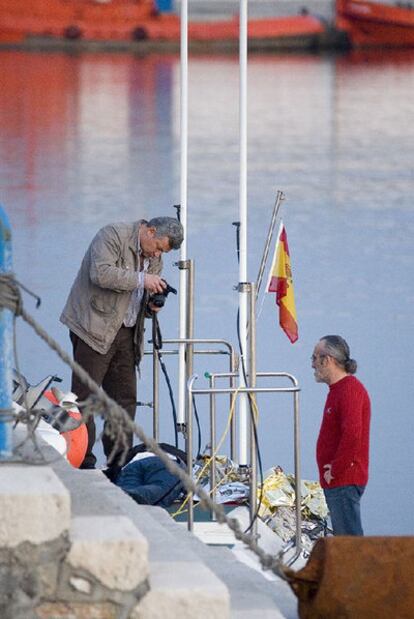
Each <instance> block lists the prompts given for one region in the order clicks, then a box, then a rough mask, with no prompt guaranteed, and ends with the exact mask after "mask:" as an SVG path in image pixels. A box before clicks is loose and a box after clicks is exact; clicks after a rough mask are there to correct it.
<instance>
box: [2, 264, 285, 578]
mask: <svg viewBox="0 0 414 619" xmlns="http://www.w3.org/2000/svg"><path fill="white" fill-rule="evenodd" d="M6 279H7V282H9V283H10V287H13V284H15V283H16V281H15V280H14V279H13V276H12V275H10V276H7V278H6ZM2 281H3V278H2ZM13 289H14V290H16V289H17V286H14V288H13ZM4 296H7V295H4ZM3 300H4V297H3V288H1V291H0V307H1V306H2V302H3ZM14 307H15V311H17V310H18V311H19V315H20V316H21V317H22V318H23V320H24V321H25V322H26V323H27V324H28V325H30V326H31V327H32V329H33V330H34V331H35V333H36V334H37V335H38V336H39V337H40V338H41V339H42V340H43V341H44V342H45V343H46V344H47V345H48V346H49V347H50V348H51V349H52V350H54V351H55V352H56V354H57V355H58V356H59V357H60V359H61V360H62V361H63V362H64V363H66V364H67V365H68V366H69V367H70V368H71V369H72V370H73V371H74V372H76V374H77V375H78V376H79V378H80V379H81V380H82V382H83V383H84V384H85V385H86V386H87V387H88V389H89V390H90V391H91V392H92V393H93V394H95V396H96V397H95V398H92V399H91V401H88V411H87V414H88V415H90V414H93V413H94V412H95V411H96V409H97V406H98V405H101V404H103V405H104V408H105V413H106V415H107V416H108V420H109V421H110V423H111V426H112V428H117V430H118V432H119V431H120V434H118V437H119V436H121V438H120V439H119V440H118V444H117V445H116V446H115V447H114V451H115V450H116V449H118V446H119V445H120V444H122V443H123V439H122V435H123V434H124V433H125V432H127V431H130V432H131V431H132V432H134V433H135V434H136V435H137V436H138V438H139V439H140V440H141V441H142V442H143V443H144V444H145V445H146V446H147V448H148V449H149V450H150V451H152V453H154V454H155V455H156V456H158V457H159V458H160V459H161V460H162V462H163V464H164V465H165V467H166V468H167V470H168V471H169V472H170V473H171V474H173V475H174V476H175V477H178V479H179V480H180V481H181V482H182V483H183V485H184V487H185V488H186V490H187V491H188V492H190V493H194V494H198V496H199V497H200V499H201V500H202V502H203V506H205V507H206V508H209V509H210V510H211V511H212V512H213V513H214V514H215V516H216V519H217V522H219V523H220V524H226V525H227V526H228V527H229V529H230V530H231V531H232V532H233V534H234V536H235V538H236V539H237V540H240V541H242V542H243V543H244V544H245V545H246V546H247V547H248V548H249V549H250V550H251V551H252V552H253V553H254V554H255V555H256V556H257V557H258V558H259V561H260V564H261V565H262V567H263V569H265V570H271V571H272V572H273V573H274V574H276V575H277V576H279V577H280V578H282V579H284V580H286V581H291V580H293V572H292V570H290V569H289V568H287V567H286V566H284V565H283V563H282V562H281V561H280V559H278V558H276V557H274V556H272V555H269V554H268V553H266V552H265V551H264V550H263V549H262V548H260V546H258V544H257V542H256V540H255V537H254V536H252V535H248V534H247V533H244V532H243V531H242V529H241V527H240V525H239V523H238V521H237V520H236V519H235V518H230V517H229V516H227V515H226V513H225V511H224V509H223V507H222V506H221V505H218V504H216V503H214V501H212V500H211V498H210V497H209V495H208V493H207V492H206V491H205V490H204V489H203V487H202V486H200V485H199V484H197V483H195V482H194V480H193V479H192V478H191V477H190V476H189V475H187V473H186V472H185V471H184V470H183V469H182V468H181V467H179V466H178V465H177V464H176V463H175V462H173V460H171V458H169V457H168V455H166V454H165V452H164V451H163V450H162V449H161V448H160V447H159V446H158V443H157V442H156V441H155V440H154V439H152V438H150V437H148V436H147V435H146V434H145V432H144V430H143V429H142V427H141V426H139V425H138V424H136V423H135V422H133V421H132V420H131V419H130V418H129V416H128V413H127V412H126V411H125V410H124V409H123V408H122V407H121V406H119V404H117V403H116V402H115V401H114V400H112V398H110V397H109V396H108V395H107V394H106V393H105V391H104V390H103V389H102V387H100V386H99V385H98V384H97V383H96V382H95V381H94V380H92V378H91V377H90V376H89V374H88V373H87V372H86V371H85V370H84V369H83V368H82V367H81V366H80V365H79V364H78V363H77V362H76V361H73V360H72V359H71V357H69V355H68V354H67V353H66V352H65V351H64V350H63V349H62V348H61V346H60V345H59V344H58V343H57V342H56V341H55V340H54V339H53V338H52V337H50V335H49V334H48V333H47V332H46V331H45V329H43V327H41V326H40V325H39V324H38V323H37V322H36V321H35V319H34V318H33V317H32V316H31V315H30V314H28V313H27V312H26V310H25V309H24V308H23V305H22V303H21V301H19V303H16V304H15V305H14ZM9 309H11V308H9ZM88 400H89V398H88ZM98 403H99V404H98ZM99 412H100V414H102V410H100V411H99ZM126 451H127V446H126V443H125V453H126Z"/></svg>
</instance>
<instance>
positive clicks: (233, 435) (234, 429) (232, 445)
mask: <svg viewBox="0 0 414 619" xmlns="http://www.w3.org/2000/svg"><path fill="white" fill-rule="evenodd" d="M237 362H238V357H237V355H236V353H235V351H234V350H232V351H231V357H230V372H231V373H232V374H233V375H232V376H231V377H230V386H231V387H235V386H236V372H237V371H238V367H237V366H238V363H237ZM233 404H234V395H233V394H230V410H232V408H233ZM236 432H237V424H236V417H235V415H233V417H232V418H231V423H230V457H231V459H232V460H233V461H234V460H236V457H237V456H236V442H237V434H236Z"/></svg>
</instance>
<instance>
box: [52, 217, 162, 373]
mask: <svg viewBox="0 0 414 619" xmlns="http://www.w3.org/2000/svg"><path fill="white" fill-rule="evenodd" d="M142 223H144V220H140V221H138V222H135V223H132V224H127V223H115V224H110V225H108V226H105V227H104V228H102V229H101V230H99V232H98V233H97V234H96V236H95V238H94V239H93V241H92V243H91V244H90V246H89V248H88V250H87V252H86V254H85V257H84V259H83V261H82V264H81V267H80V269H79V272H78V274H77V276H76V279H75V281H74V283H73V286H72V289H71V291H70V293H69V297H68V300H67V301H66V305H65V307H64V309H63V312H62V314H61V316H60V320H61V322H63V324H65V325H66V326H67V327H69V329H70V330H71V331H73V332H74V333H76V335H78V336H79V337H80V338H81V339H82V340H83V341H84V342H86V344H88V345H89V346H90V347H91V348H93V349H94V350H96V351H97V352H99V353H102V354H105V353H107V352H108V350H109V348H110V346H111V344H112V342H113V341H114V339H115V336H116V334H117V333H118V331H119V329H120V327H121V326H122V323H123V320H124V317H125V314H126V311H127V309H128V305H129V302H130V298H131V293H132V291H133V290H134V289H135V288H136V287H137V284H138V271H139V254H138V231H139V227H140V225H141V224H142ZM161 269H162V260H161V258H150V262H149V268H148V273H155V274H157V275H159V274H160V273H161ZM147 300H148V294H147V292H144V297H143V300H142V303H141V307H140V310H139V313H138V318H137V323H136V327H135V338H134V341H135V346H136V360H137V365H138V364H139V361H140V359H141V356H142V348H143V335H144V319H145V313H146V305H147Z"/></svg>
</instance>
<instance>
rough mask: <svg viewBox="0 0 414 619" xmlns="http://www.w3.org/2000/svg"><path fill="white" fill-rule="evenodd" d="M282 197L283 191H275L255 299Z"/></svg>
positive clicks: (257, 294)
mask: <svg viewBox="0 0 414 619" xmlns="http://www.w3.org/2000/svg"><path fill="white" fill-rule="evenodd" d="M284 199H285V195H284V193H283V192H282V191H280V190H278V191H277V193H276V199H275V204H274V206H273V213H272V218H271V220H270V226H269V231H268V233H267V238H266V243H265V247H264V250H263V256H262V261H261V263H260V267H259V273H258V275H257V280H256V301H257V298H258V296H259V292H260V287H261V285H262V280H263V275H264V272H265V268H266V263H267V258H268V256H269V250H270V244H271V242H272V238H273V232H274V229H275V225H276V219H277V216H278V214H279V210H280V207H281V205H282V201H283V200H284Z"/></svg>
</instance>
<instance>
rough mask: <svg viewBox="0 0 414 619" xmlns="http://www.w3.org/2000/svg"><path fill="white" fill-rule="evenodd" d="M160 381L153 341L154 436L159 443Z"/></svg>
mask: <svg viewBox="0 0 414 619" xmlns="http://www.w3.org/2000/svg"><path fill="white" fill-rule="evenodd" d="M159 383H160V371H159V365H158V351H157V349H156V348H155V345H154V342H153V343H152V437H153V439H154V441H157V443H159V440H160V418H159Z"/></svg>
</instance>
